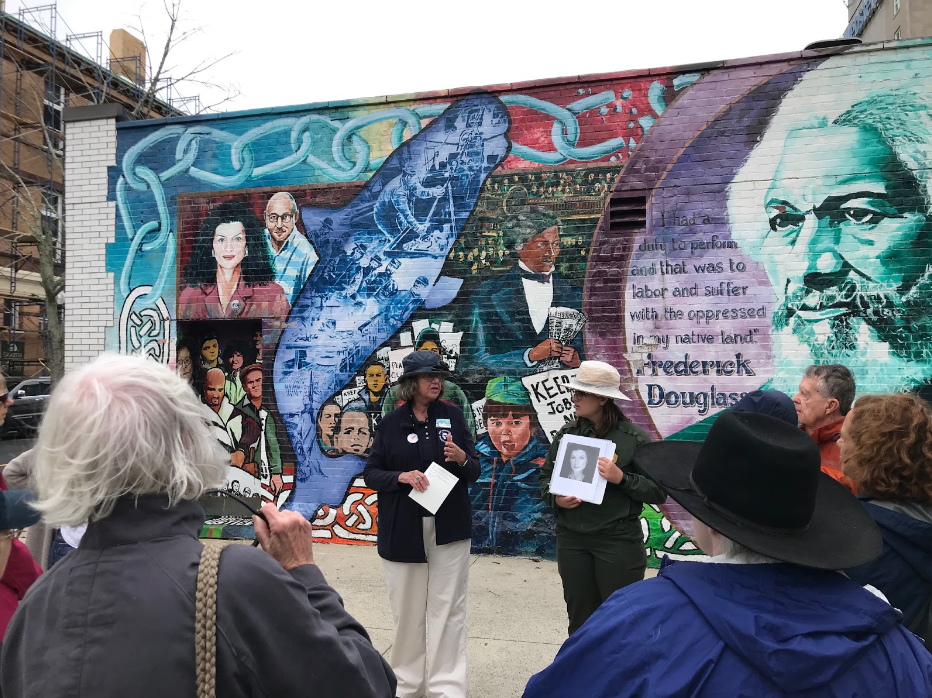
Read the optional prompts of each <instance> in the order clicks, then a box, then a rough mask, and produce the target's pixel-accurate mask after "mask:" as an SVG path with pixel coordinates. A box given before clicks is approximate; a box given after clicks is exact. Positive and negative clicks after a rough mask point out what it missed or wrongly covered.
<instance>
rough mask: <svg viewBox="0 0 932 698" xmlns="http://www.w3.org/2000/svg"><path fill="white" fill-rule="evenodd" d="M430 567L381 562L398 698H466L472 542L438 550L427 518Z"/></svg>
mask: <svg viewBox="0 0 932 698" xmlns="http://www.w3.org/2000/svg"><path fill="white" fill-rule="evenodd" d="M423 528H424V550H425V552H426V553H427V562H426V563H416V562H391V561H389V560H382V571H383V572H384V574H385V583H386V584H387V585H388V600H389V603H390V604H391V607H392V616H393V618H394V619H395V642H394V644H393V645H392V651H391V655H390V657H389V664H391V667H392V671H394V672H395V676H396V677H397V679H398V690H397V695H398V698H420V697H421V696H426V697H428V698H466V586H467V582H468V580H469V540H461V541H456V542H455V543H447V544H446V545H437V535H436V529H435V524H434V517H433V516H425V517H424V519H423Z"/></svg>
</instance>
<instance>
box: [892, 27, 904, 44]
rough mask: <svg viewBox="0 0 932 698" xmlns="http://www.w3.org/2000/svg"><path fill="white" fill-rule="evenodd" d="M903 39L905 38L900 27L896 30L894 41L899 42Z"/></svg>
mask: <svg viewBox="0 0 932 698" xmlns="http://www.w3.org/2000/svg"><path fill="white" fill-rule="evenodd" d="M902 38H903V34H902V33H901V32H900V27H897V28H896V31H895V32H893V40H894V41H899V40H900V39H902Z"/></svg>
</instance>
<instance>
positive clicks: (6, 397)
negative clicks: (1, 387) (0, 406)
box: [0, 390, 13, 402]
mask: <svg viewBox="0 0 932 698" xmlns="http://www.w3.org/2000/svg"><path fill="white" fill-rule="evenodd" d="M12 399H13V397H12V396H11V395H10V391H9V390H8V391H6V392H5V393H0V402H6V401H7V400H12Z"/></svg>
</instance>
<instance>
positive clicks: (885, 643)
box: [524, 562, 932, 698]
mask: <svg viewBox="0 0 932 698" xmlns="http://www.w3.org/2000/svg"><path fill="white" fill-rule="evenodd" d="M899 616H900V614H899V613H898V612H897V611H896V610H895V609H893V608H891V606H890V605H889V604H888V603H886V602H885V601H882V600H881V599H879V598H877V597H876V596H874V595H873V594H871V593H870V592H869V591H867V590H865V589H863V588H862V587H860V586H858V585H857V584H855V583H854V582H852V581H851V580H850V579H846V578H845V577H844V576H843V575H841V574H838V573H837V572H829V571H827V570H814V569H806V568H805V567H797V566H796V565H789V564H785V563H776V564H758V565H742V564H716V563H710V562H676V563H674V564H672V565H668V566H667V567H665V568H664V569H662V570H661V571H660V574H659V575H658V576H657V578H656V579H647V580H645V581H643V582H638V583H637V584H632V585H630V586H627V587H625V588H624V589H621V590H619V591H617V592H615V593H614V594H612V596H611V597H610V598H609V599H608V600H607V601H606V602H605V603H603V604H602V606H601V607H600V608H599V610H597V611H596V612H595V613H594V614H593V615H592V617H591V618H589V620H588V621H587V622H586V624H585V625H583V627H582V628H580V629H579V630H577V631H576V632H575V633H573V636H572V637H571V638H570V639H569V640H568V641H567V642H566V643H565V644H564V645H563V647H562V648H561V649H560V651H559V653H558V654H557V656H556V659H554V660H553V664H551V665H550V666H549V667H547V668H546V669H544V670H543V671H542V672H540V673H539V674H537V675H535V676H533V677H532V678H531V680H530V681H529V682H528V685H527V689H526V690H525V692H524V698H557V697H559V698H563V697H564V696H586V698H668V697H669V698H673V697H674V696H675V697H676V698H686V696H689V698H732V697H737V696H753V697H754V698H784V697H788V696H793V697H794V698H852V696H865V697H866V696H871V697H872V698H873V697H876V698H880V696H883V698H917V697H918V696H929V695H932V656H929V653H928V652H926V650H925V649H924V648H923V646H922V643H921V642H920V641H919V640H918V639H917V638H916V637H915V636H914V635H912V634H911V633H910V632H909V631H907V630H906V629H905V628H904V627H903V626H902V625H900V623H899Z"/></svg>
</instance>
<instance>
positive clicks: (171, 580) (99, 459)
mask: <svg viewBox="0 0 932 698" xmlns="http://www.w3.org/2000/svg"><path fill="white" fill-rule="evenodd" d="M228 462H229V455H228V454H226V453H225V452H224V449H223V448H222V447H221V446H220V444H219V443H217V440H216V439H214V438H212V436H211V433H210V429H209V426H208V424H207V423H206V421H205V420H204V414H203V406H202V405H201V404H200V402H199V400H198V397H197V396H196V395H195V394H194V391H192V390H191V388H190V387H189V386H188V384H187V383H185V382H184V381H183V380H182V379H181V378H179V377H178V376H176V375H175V374H174V373H173V372H172V371H171V370H170V369H169V368H168V367H167V366H163V365H161V364H158V363H156V362H154V361H148V360H146V359H143V358H142V357H138V356H119V355H116V354H105V355H103V356H101V357H99V358H97V359H96V360H94V361H92V362H91V363H89V364H87V365H85V366H83V367H82V368H79V369H77V370H75V371H72V372H71V373H68V374H67V375H66V376H65V377H64V378H63V379H62V380H61V382H60V383H59V384H58V385H57V387H56V389H55V391H54V392H53V393H52V397H51V400H50V401H49V406H48V411H47V413H46V415H45V418H44V420H43V423H42V430H41V432H40V434H39V439H38V443H37V444H36V447H35V466H34V471H33V474H34V477H35V485H36V489H37V493H38V502H37V503H36V504H35V508H36V509H38V510H39V511H40V512H41V513H42V516H43V519H44V520H45V521H46V523H48V525H50V526H54V527H61V526H75V525H78V524H80V523H82V522H84V521H88V522H89V523H88V526H87V531H86V533H85V534H84V537H83V538H82V539H81V544H80V546H79V547H78V549H77V550H75V551H74V552H72V553H70V554H69V555H68V556H67V557H65V558H64V559H62V560H61V561H60V562H58V563H57V564H56V565H55V566H54V567H53V568H52V569H51V570H49V572H48V573H46V574H45V575H43V576H42V577H41V578H40V579H39V581H38V582H37V583H36V584H35V585H34V586H33V587H32V588H31V589H30V591H29V594H28V595H27V596H26V597H25V599H23V601H22V602H21V603H20V606H19V608H18V610H17V612H16V615H15V616H14V617H13V620H12V622H11V623H10V626H9V629H8V630H7V634H6V638H5V641H4V643H3V655H2V661H0V687H2V694H3V695H4V696H5V697H6V698H11V697H12V698H32V697H35V698H39V697H40V696H42V697H45V696H64V695H79V694H80V695H93V696H115V695H132V696H134V698H161V697H162V696H193V695H195V693H197V694H199V695H200V691H199V690H196V689H197V687H198V685H199V682H198V681H197V678H196V676H197V675H198V673H199V672H201V675H205V674H206V675H207V676H208V677H209V678H211V679H213V680H215V682H216V684H215V688H216V691H215V692H216V695H218V696H224V698H251V697H256V698H258V697H259V696H294V695H302V694H313V695H314V696H320V697H324V696H332V697H334V698H336V697H337V696H353V697H354V698H356V697H363V698H370V697H371V698H375V697H379V698H393V697H394V695H395V687H396V681H395V678H394V676H393V674H392V671H391V669H390V668H389V667H388V665H387V664H386V662H385V661H384V660H383V659H382V657H381V656H380V655H379V652H378V650H376V649H375V648H374V647H373V646H372V643H371V642H370V641H369V637H368V636H367V635H366V632H365V630H363V628H362V626H360V625H359V623H357V622H356V621H355V620H354V619H353V618H352V617H351V616H350V615H349V614H348V613H347V612H346V611H345V610H344V608H343V603H342V601H341V599H340V597H339V595H338V594H337V593H336V591H334V590H333V589H332V588H331V587H330V586H329V585H328V584H327V582H326V581H325V580H324V577H323V575H322V574H321V572H320V570H319V569H318V568H317V566H316V565H315V564H314V555H313V548H312V537H311V524H310V522H309V521H308V520H307V519H305V518H304V517H303V516H302V515H301V514H299V513H297V512H294V511H279V510H278V509H277V508H276V507H275V505H274V504H266V505H264V506H263V507H262V513H261V516H256V517H253V523H254V525H255V532H256V537H257V538H258V540H259V542H260V543H261V544H262V548H263V550H257V549H256V548H253V547H250V546H246V545H230V546H227V547H225V548H224V549H223V551H222V554H221V555H220V560H219V569H218V570H217V573H216V574H217V576H216V577H215V578H214V580H215V583H216V598H215V604H214V606H215V607H214V608H212V609H211V610H212V611H215V614H216V615H215V618H213V619H212V620H211V621H210V623H211V625H215V626H216V632H214V631H213V630H211V632H210V633H209V634H208V640H209V643H205V642H204V640H203V638H197V642H199V643H200V645H199V646H200V647H204V646H205V644H207V649H208V650H209V649H210V648H211V646H212V649H213V650H214V651H215V657H212V658H213V659H214V661H213V662H210V660H207V661H201V662H199V661H197V660H196V659H195V657H196V654H195V645H196V638H195V635H196V633H195V625H196V624H195V612H196V608H197V605H196V601H195V599H196V597H197V596H199V594H198V591H199V589H198V576H199V565H200V560H201V553H202V550H203V546H202V544H201V542H200V541H199V540H198V534H199V533H200V531H201V529H202V527H203V525H204V510H203V509H202V508H201V505H200V504H199V503H198V499H199V498H200V497H201V495H202V494H203V493H204V492H205V490H207V489H208V488H213V487H218V486H220V485H222V484H223V480H224V475H225V473H226V466H227V463H228ZM244 494H246V493H245V492H244ZM202 576H203V575H202ZM208 656H211V655H210V653H209V652H208ZM208 662H209V665H208ZM205 665H207V666H205Z"/></svg>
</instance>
